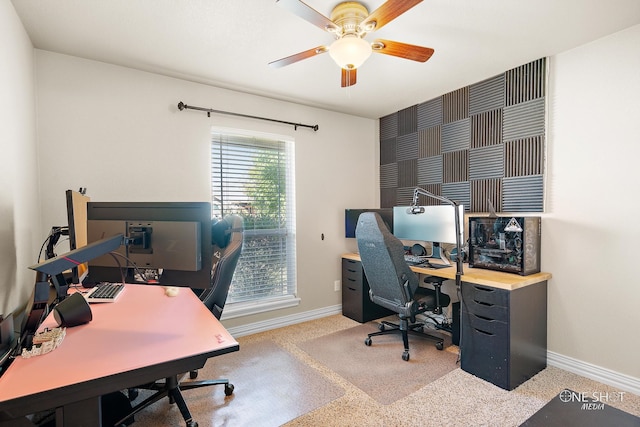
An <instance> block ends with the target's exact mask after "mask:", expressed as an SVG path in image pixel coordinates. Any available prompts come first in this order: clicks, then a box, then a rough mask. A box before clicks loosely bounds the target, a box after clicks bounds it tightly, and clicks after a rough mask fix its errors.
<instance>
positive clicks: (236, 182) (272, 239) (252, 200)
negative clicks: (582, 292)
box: [211, 129, 297, 317]
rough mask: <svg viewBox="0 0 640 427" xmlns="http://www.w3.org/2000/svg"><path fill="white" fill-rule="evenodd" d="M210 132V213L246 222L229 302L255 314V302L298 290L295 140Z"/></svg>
mask: <svg viewBox="0 0 640 427" xmlns="http://www.w3.org/2000/svg"><path fill="white" fill-rule="evenodd" d="M212 134H213V135H212V141H211V201H212V210H213V212H212V214H213V217H215V218H222V217H224V216H225V215H228V214H232V213H234V214H238V215H240V216H242V217H243V219H244V226H245V231H244V245H243V250H242V255H241V256H240V260H239V261H238V266H237V267H236V271H235V274H234V277H233V281H232V283H231V288H230V290H229V296H228V298H227V304H231V305H233V304H234V303H248V302H251V303H253V304H252V308H251V310H250V311H249V312H251V313H255V312H256V311H255V307H254V306H255V303H264V305H265V306H267V305H273V304H274V301H276V306H277V305H278V304H277V301H284V300H289V301H292V300H294V299H295V298H294V297H295V291H296V288H295V284H296V277H295V271H296V268H295V266H296V263H295V198H294V194H295V191H294V179H293V173H294V152H293V149H294V145H293V141H288V140H284V139H282V138H278V137H274V136H265V135H262V134H260V135H251V134H247V133H242V132H241V131H235V130H227V129H224V130H223V129H214V130H213V132H212ZM296 301H297V300H296ZM296 303H297V302H296ZM238 305H241V304H238ZM289 305H292V304H289ZM281 306H282V305H281ZM285 306H287V305H285ZM274 308H279V307H274ZM229 310H232V311H233V308H229V307H228V308H226V309H225V314H227V311H229ZM225 317H229V316H225Z"/></svg>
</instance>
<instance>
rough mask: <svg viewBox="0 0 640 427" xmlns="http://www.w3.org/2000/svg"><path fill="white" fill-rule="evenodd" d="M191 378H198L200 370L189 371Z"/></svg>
mask: <svg viewBox="0 0 640 427" xmlns="http://www.w3.org/2000/svg"><path fill="white" fill-rule="evenodd" d="M189 378H190V379H192V380H195V379H196V378H198V371H189Z"/></svg>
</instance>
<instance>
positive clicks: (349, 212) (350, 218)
mask: <svg viewBox="0 0 640 427" xmlns="http://www.w3.org/2000/svg"><path fill="white" fill-rule="evenodd" d="M363 212H376V213H377V214H378V215H380V218H382V221H384V223H385V225H386V226H387V228H388V229H389V231H390V232H392V233H393V208H379V209H345V210H344V237H346V238H355V237H356V226H357V225H358V217H359V216H360V214H361V213H363Z"/></svg>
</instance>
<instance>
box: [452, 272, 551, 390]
mask: <svg viewBox="0 0 640 427" xmlns="http://www.w3.org/2000/svg"><path fill="white" fill-rule="evenodd" d="M462 297H463V299H462V300H463V302H462V337H461V339H462V346H461V350H462V354H461V368H462V369H463V370H464V371H466V372H469V373H470V374H473V375H475V376H477V377H479V378H482V379H484V380H486V381H489V382H491V383H493V384H495V385H497V386H498V387H501V388H503V389H506V390H513V389H514V388H516V387H517V386H518V385H520V384H522V383H523V382H525V381H526V380H528V379H529V378H531V377H532V376H533V375H535V374H536V373H538V372H540V371H541V370H542V369H544V368H545V367H546V366H547V282H546V281H542V282H539V283H535V284H532V285H528V286H523V287H521V288H518V289H514V290H505V289H499V288H494V287H490V286H484V285H474V284H469V283H463V284H462Z"/></svg>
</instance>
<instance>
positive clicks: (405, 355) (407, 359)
mask: <svg viewBox="0 0 640 427" xmlns="http://www.w3.org/2000/svg"><path fill="white" fill-rule="evenodd" d="M402 360H404V361H405V362H408V361H409V352H408V351H406V350H405V352H404V353H402Z"/></svg>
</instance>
